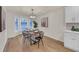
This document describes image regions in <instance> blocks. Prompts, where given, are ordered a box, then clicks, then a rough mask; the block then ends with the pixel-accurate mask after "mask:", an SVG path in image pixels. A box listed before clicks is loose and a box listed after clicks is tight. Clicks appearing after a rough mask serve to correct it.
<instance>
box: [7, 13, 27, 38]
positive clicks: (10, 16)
mask: <svg viewBox="0 0 79 59" xmlns="http://www.w3.org/2000/svg"><path fill="white" fill-rule="evenodd" d="M16 17H19V18H21V17H26V16H23V15H21V14H17V13H12V12H7V37H8V38H11V37H15V36H17V35H19V34H20V32H16V31H15V18H16Z"/></svg>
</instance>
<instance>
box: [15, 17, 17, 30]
mask: <svg viewBox="0 0 79 59" xmlns="http://www.w3.org/2000/svg"><path fill="white" fill-rule="evenodd" d="M15 25H16V31H18V18H16V20H15Z"/></svg>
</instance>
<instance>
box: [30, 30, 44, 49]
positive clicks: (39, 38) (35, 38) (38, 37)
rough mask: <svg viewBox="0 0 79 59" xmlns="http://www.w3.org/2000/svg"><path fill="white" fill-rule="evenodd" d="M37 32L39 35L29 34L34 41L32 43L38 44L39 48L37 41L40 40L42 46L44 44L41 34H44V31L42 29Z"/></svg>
mask: <svg viewBox="0 0 79 59" xmlns="http://www.w3.org/2000/svg"><path fill="white" fill-rule="evenodd" d="M38 33H39V36H36V37H35V36H34V35H33V36H31V40H32V41H33V42H34V44H36V43H37V44H38V48H39V43H40V41H41V42H42V45H43V46H44V44H43V40H42V39H43V36H44V32H43V31H39V32H38Z"/></svg>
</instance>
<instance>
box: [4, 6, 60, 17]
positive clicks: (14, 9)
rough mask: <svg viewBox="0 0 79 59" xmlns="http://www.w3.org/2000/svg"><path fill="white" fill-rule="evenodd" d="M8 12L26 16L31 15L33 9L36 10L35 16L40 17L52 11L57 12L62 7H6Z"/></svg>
mask: <svg viewBox="0 0 79 59" xmlns="http://www.w3.org/2000/svg"><path fill="white" fill-rule="evenodd" d="M5 8H6V10H7V11H9V12H14V13H20V14H24V15H27V16H29V15H31V14H32V11H31V9H34V14H35V15H37V16H39V15H42V14H45V13H47V12H50V11H54V10H57V9H58V8H61V6H5Z"/></svg>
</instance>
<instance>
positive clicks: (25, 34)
mask: <svg viewBox="0 0 79 59" xmlns="http://www.w3.org/2000/svg"><path fill="white" fill-rule="evenodd" d="M22 35H23V43H25V41H26V40H27V43H28V40H29V41H30V45H31V40H30V37H31V34H30V33H29V31H23V32H22Z"/></svg>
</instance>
